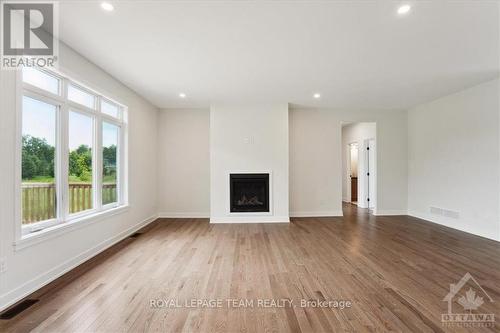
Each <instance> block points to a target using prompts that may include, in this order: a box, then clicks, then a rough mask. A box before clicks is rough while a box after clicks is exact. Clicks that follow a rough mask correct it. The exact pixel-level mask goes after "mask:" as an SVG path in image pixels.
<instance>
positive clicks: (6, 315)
mask: <svg viewBox="0 0 500 333" xmlns="http://www.w3.org/2000/svg"><path fill="white" fill-rule="evenodd" d="M38 301H39V300H37V299H26V300H24V301H22V302H21V303H19V304H17V305H15V306H13V307H12V308H10V309H8V310H6V311H4V312H2V313H1V314H0V319H7V320H8V319H12V318H14V317H15V316H17V315H18V314H20V313H21V312H23V311H24V310H26V309H27V308H29V307H30V306H32V305H33V304H35V303H36V302H38Z"/></svg>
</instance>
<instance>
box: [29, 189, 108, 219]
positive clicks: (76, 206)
mask: <svg viewBox="0 0 500 333" xmlns="http://www.w3.org/2000/svg"><path fill="white" fill-rule="evenodd" d="M102 198H103V204H108V203H112V202H115V201H116V184H104V185H103V187H102ZM22 201H23V202H22V223H23V224H30V223H34V222H38V221H43V220H48V219H52V218H55V217H56V189H55V184H52V183H23V184H22ZM89 208H92V184H90V183H70V184H69V212H70V213H76V212H81V211H84V210H86V209H89Z"/></svg>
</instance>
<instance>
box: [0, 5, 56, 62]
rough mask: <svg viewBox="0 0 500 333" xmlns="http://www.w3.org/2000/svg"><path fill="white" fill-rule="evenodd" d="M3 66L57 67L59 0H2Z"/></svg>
mask: <svg viewBox="0 0 500 333" xmlns="http://www.w3.org/2000/svg"><path fill="white" fill-rule="evenodd" d="M0 10H1V13H0V20H1V24H0V26H1V29H2V31H1V43H0V44H1V69H17V68H19V67H55V66H56V62H57V56H58V51H59V47H58V46H59V45H58V44H59V43H58V39H57V32H58V3H57V2H46V1H43V2H42V1H40V2H25V1H2V2H1V7H0Z"/></svg>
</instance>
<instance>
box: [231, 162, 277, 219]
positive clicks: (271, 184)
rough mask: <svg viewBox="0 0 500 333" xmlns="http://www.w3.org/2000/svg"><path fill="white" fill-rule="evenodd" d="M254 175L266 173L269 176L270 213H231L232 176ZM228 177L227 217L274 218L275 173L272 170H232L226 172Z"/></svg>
mask: <svg viewBox="0 0 500 333" xmlns="http://www.w3.org/2000/svg"><path fill="white" fill-rule="evenodd" d="M235 173H239V174H250V175H251V174H254V173H264V174H268V175H269V193H268V195H269V212H231V191H230V190H229V189H230V187H231V177H230V176H231V174H235ZM226 174H227V177H226V180H227V184H226V185H227V186H226V215H227V216H272V215H274V211H273V192H274V187H273V173H272V171H271V170H252V171H249V170H231V171H227V172H226Z"/></svg>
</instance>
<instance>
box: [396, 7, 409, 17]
mask: <svg viewBox="0 0 500 333" xmlns="http://www.w3.org/2000/svg"><path fill="white" fill-rule="evenodd" d="M410 9H411V6H410V5H402V6H401V7H399V8H398V14H399V15H404V14H407V13H408V12H409V11H410Z"/></svg>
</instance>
